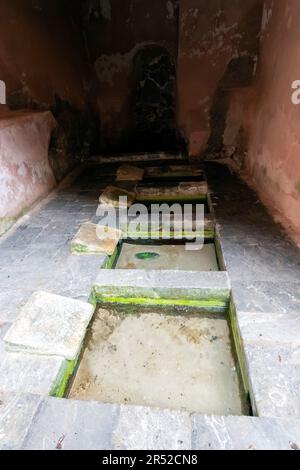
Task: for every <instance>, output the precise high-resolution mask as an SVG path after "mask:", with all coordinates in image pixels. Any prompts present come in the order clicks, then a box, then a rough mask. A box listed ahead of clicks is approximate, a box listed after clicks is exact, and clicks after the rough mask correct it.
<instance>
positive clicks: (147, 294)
mask: <svg viewBox="0 0 300 470" xmlns="http://www.w3.org/2000/svg"><path fill="white" fill-rule="evenodd" d="M93 292H94V294H95V295H96V297H101V296H105V297H106V298H109V297H143V298H149V299H178V300H182V299H185V300H186V299H188V300H199V301H201V300H203V301H205V300H207V301H212V302H215V301H219V302H221V303H222V305H223V306H224V305H227V304H228V301H229V295H230V287H229V280H228V276H227V273H226V272H191V271H155V270H153V271H151V270H147V271H145V270H139V269H136V270H131V269H118V270H110V271H101V272H100V273H99V275H98V277H97V279H96V282H95V283H94V287H93Z"/></svg>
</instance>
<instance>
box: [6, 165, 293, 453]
mask: <svg viewBox="0 0 300 470" xmlns="http://www.w3.org/2000/svg"><path fill="white" fill-rule="evenodd" d="M117 168H118V165H117V164H116V165H115V168H112V165H107V166H105V165H104V166H102V167H97V169H96V170H95V168H94V167H93V166H88V167H87V168H86V169H85V170H84V171H83V172H82V174H81V175H79V176H78V177H77V178H76V179H75V180H74V181H73V182H71V183H70V185H69V186H65V187H62V188H61V189H60V190H59V191H56V192H55V193H53V194H52V196H50V197H49V198H47V199H46V200H45V201H43V203H42V204H41V206H40V207H39V208H37V209H36V210H35V211H33V212H31V213H30V214H28V215H27V216H26V217H24V218H23V220H22V223H20V224H19V225H18V226H17V227H16V228H15V230H13V231H11V232H9V234H8V235H6V236H4V237H2V238H1V239H0V259H1V266H0V356H1V361H0V390H1V389H2V390H4V392H0V449H20V448H24V449H96V450H100V449H146V450H147V449H155V450H156V449H162V450H167V449H176V450H180V449H185V450H188V449H190V448H192V449H199V450H200V449H201V450H202V449H248V450H252V449H253V450H254V449H291V450H298V449H299V448H300V424H299V416H300V334H299V332H298V331H299V317H300V308H299V307H300V296H299V295H300V294H299V291H300V289H299V287H300V281H299V273H300V255H299V250H298V248H296V247H295V246H294V245H293V244H292V243H291V242H290V241H289V240H288V239H287V237H286V236H285V235H284V234H283V233H282V230H281V229H280V227H279V226H278V225H277V224H276V223H275V222H273V220H272V219H271V217H270V216H269V215H268V213H267V211H266V210H265V209H264V207H263V206H262V205H261V204H260V203H259V202H258V201H257V197H256V196H255V194H254V193H253V192H252V191H251V190H250V189H249V188H248V187H247V186H246V185H245V184H243V183H242V182H241V181H239V180H238V179H237V178H236V177H235V176H234V175H231V174H230V173H229V172H228V171H227V170H225V169H224V168H222V167H220V166H219V165H215V164H209V165H207V172H208V176H209V183H210V187H211V188H212V191H213V193H214V194H213V197H212V203H213V207H214V211H215V215H216V218H217V222H218V232H219V233H220V244H221V248H222V250H223V257H224V263H225V266H226V268H227V270H228V273H229V279H230V281H231V285H232V295H233V301H234V304H235V316H236V321H237V331H238V332H239V335H240V338H239V339H240V342H241V344H242V346H243V351H244V356H245V364H246V369H247V370H246V372H247V373H248V379H249V387H250V388H249V392H250V395H251V400H252V405H253V410H254V413H255V414H256V415H258V416H259V417H255V418H251V417H230V416H229V417H217V416H203V415H202V416H200V415H189V414H187V413H183V412H172V411H168V410H156V409H149V408H141V407H131V406H121V407H120V406H117V405H109V404H108V405H104V404H101V403H94V402H76V401H72V400H60V399H57V398H50V397H45V396H46V395H48V394H49V393H51V390H52V389H53V387H55V385H56V384H57V382H58V381H59V380H58V379H60V378H61V377H62V375H63V374H64V373H65V371H66V364H67V363H66V361H64V360H63V358H60V357H56V358H50V357H38V356H35V355H33V354H30V355H29V354H17V353H12V352H7V351H5V349H4V342H3V337H4V335H5V333H6V332H7V331H8V329H9V328H10V326H11V323H12V322H13V321H14V320H15V319H16V317H17V316H18V315H19V312H20V308H21V306H22V305H24V304H25V303H26V302H27V300H28V298H29V297H30V296H31V295H32V293H33V292H34V291H37V290H44V291H48V292H52V293H55V294H58V295H63V296H67V297H71V298H74V299H78V300H83V301H87V300H88V297H89V295H90V291H91V286H92V285H93V283H94V284H95V285H96V286H98V287H99V286H102V288H104V287H108V288H116V289H117V291H118V293H120V288H121V289H122V288H125V289H126V290H127V288H128V287H133V289H136V288H138V289H148V292H149V291H152V294H153V295H154V297H157V296H158V295H163V296H164V297H165V295H167V296H168V297H169V298H171V296H170V294H172V297H174V294H175V295H178V298H179V297H182V296H183V295H184V296H186V292H189V293H190V295H191V296H192V297H190V298H197V297H198V295H199V292H200V291H201V292H202V294H203V292H204V291H206V293H207V292H208V290H210V294H211V293H212V292H211V290H212V289H213V290H214V293H215V292H216V290H217V291H218V292H220V290H222V292H223V293H222V296H223V298H225V297H226V299H227V298H228V297H229V292H230V285H229V281H228V275H227V274H226V273H222V272H221V273H211V275H212V276H213V278H212V277H210V276H208V275H207V273H205V276H203V277H202V275H201V273H194V274H195V278H194V277H193V275H192V274H191V273H188V276H187V275H186V276H185V278H183V277H182V272H181V273H178V274H179V277H178V276H177V273H176V275H175V274H174V273H171V274H170V273H169V274H166V273H167V271H165V272H164V271H163V272H161V273H157V272H155V273H151V272H150V273H149V272H148V273H145V272H138V271H132V272H130V271H129V270H126V275H125V273H124V272H121V270H120V271H105V273H104V272H101V271H100V269H101V266H102V265H103V264H104V262H105V260H106V257H105V256H103V257H102V256H89V257H76V256H73V255H72V254H71V253H70V251H69V243H70V241H71V240H72V239H73V237H74V235H75V234H76V232H77V231H78V229H79V227H80V225H81V224H83V223H85V222H87V221H89V220H93V221H94V220H95V218H96V215H95V214H96V209H97V206H98V198H99V195H100V193H101V191H103V190H104V189H105V187H107V185H112V184H114V181H115V174H116V170H117ZM104 175H106V177H105V178H103V176H104ZM99 273H100V275H99ZM104 274H105V276H104ZM122 274H123V276H121V275H122ZM97 276H98V278H97ZM116 276H117V277H116ZM118 276H119V277H118ZM96 278H97V281H96V283H95V282H94V281H95V279H96ZM149 286H150V288H149ZM177 288H178V290H176V289H177ZM224 295H225V297H224ZM20 392H30V393H35V394H37V395H28V394H24V395H21V394H20ZM41 395H42V396H43V397H41Z"/></svg>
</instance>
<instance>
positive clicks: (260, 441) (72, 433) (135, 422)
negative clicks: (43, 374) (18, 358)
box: [0, 392, 300, 451]
mask: <svg viewBox="0 0 300 470" xmlns="http://www.w3.org/2000/svg"><path fill="white" fill-rule="evenodd" d="M0 399H1V405H0V429H1V435H0V450H15V449H20V450H157V451H159V450H162V451H164V450H166V451H167V450H177V451H180V450H185V451H186V450H297V449H299V447H300V428H299V425H298V422H297V421H295V420H283V419H270V418H251V417H238V416H227V417H225V416H208V415H201V414H194V413H187V412H184V411H171V410H166V409H157V408H147V407H138V406H131V405H112V404H104V403H97V402H86V401H75V400H65V399H58V398H51V397H44V398H43V397H41V396H38V395H32V394H21V393H20V394H14V393H6V392H0Z"/></svg>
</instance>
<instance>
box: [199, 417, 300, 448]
mask: <svg viewBox="0 0 300 470" xmlns="http://www.w3.org/2000/svg"><path fill="white" fill-rule="evenodd" d="M192 426H193V431H192V449H193V450H293V449H294V450H296V449H299V448H300V424H299V421H297V420H276V419H264V418H251V417H246V416H228V417H224V416H205V415H197V414H196V415H193V416H192Z"/></svg>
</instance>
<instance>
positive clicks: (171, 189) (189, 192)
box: [136, 181, 208, 200]
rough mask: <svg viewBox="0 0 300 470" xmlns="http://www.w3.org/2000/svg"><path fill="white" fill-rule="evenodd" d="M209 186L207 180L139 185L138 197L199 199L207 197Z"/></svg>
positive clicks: (141, 198) (140, 198) (137, 189)
mask: <svg viewBox="0 0 300 470" xmlns="http://www.w3.org/2000/svg"><path fill="white" fill-rule="evenodd" d="M207 193H208V186H207V183H206V182H205V181H202V182H201V181H200V182H199V181H195V182H188V183H185V182H182V183H179V184H177V185H174V186H153V185H144V186H143V185H142V184H141V185H139V186H137V188H136V196H137V199H139V200H143V199H148V198H150V199H151V198H157V197H159V198H169V197H172V198H176V197H177V198H178V199H180V198H193V199H197V198H198V197H199V198H202V197H203V196H205V197H206V195H207Z"/></svg>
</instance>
